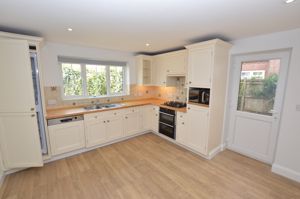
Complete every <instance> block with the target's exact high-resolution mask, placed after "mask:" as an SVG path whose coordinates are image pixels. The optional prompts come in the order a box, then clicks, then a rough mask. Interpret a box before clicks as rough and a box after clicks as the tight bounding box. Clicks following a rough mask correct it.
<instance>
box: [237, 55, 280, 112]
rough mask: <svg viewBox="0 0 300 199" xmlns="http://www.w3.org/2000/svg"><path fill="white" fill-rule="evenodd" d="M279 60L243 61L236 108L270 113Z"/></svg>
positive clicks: (272, 105)
mask: <svg viewBox="0 0 300 199" xmlns="http://www.w3.org/2000/svg"><path fill="white" fill-rule="evenodd" d="M279 68H280V60H279V59H274V60H268V61H257V62H244V63H242V68H241V78H240V85H239V86H240V87H239V96H238V107H237V110H239V111H245V112H252V113H258V114H262V115H272V110H273V107H274V100H275V94H276V87H277V82H278V74H279Z"/></svg>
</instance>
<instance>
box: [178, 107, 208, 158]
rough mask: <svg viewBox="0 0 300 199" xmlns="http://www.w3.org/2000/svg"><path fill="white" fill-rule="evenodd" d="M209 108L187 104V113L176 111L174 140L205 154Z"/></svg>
mask: <svg viewBox="0 0 300 199" xmlns="http://www.w3.org/2000/svg"><path fill="white" fill-rule="evenodd" d="M208 120H209V110H208V109H207V108H201V107H197V106H191V105H189V107H188V111H187V113H180V112H178V113H177V116H176V121H177V125H176V141H177V142H178V143H180V144H182V145H184V146H187V147H189V148H191V149H193V150H195V151H197V152H198V153H201V154H203V155H207V144H208V143H207V138H208V133H209V132H208Z"/></svg>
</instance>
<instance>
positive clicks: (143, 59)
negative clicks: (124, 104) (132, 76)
mask: <svg viewBox="0 0 300 199" xmlns="http://www.w3.org/2000/svg"><path fill="white" fill-rule="evenodd" d="M135 59H136V60H135V61H136V67H137V83H138V84H140V85H152V84H153V82H154V80H153V73H154V71H153V66H152V65H153V64H152V57H151V56H147V55H138V56H136V58H135Z"/></svg>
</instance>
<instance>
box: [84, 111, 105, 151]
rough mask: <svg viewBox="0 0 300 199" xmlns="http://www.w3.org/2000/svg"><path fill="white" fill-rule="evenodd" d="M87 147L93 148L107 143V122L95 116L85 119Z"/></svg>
mask: <svg viewBox="0 0 300 199" xmlns="http://www.w3.org/2000/svg"><path fill="white" fill-rule="evenodd" d="M84 127H85V137H86V146H87V147H92V146H96V145H99V144H103V143H105V142H106V137H107V133H106V120H105V119H103V118H101V116H100V115H98V114H94V115H92V116H89V117H86V115H85V118H84Z"/></svg>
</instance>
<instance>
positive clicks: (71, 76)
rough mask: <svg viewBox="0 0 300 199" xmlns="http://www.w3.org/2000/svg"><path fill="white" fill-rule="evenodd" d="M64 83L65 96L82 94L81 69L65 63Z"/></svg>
mask: <svg viewBox="0 0 300 199" xmlns="http://www.w3.org/2000/svg"><path fill="white" fill-rule="evenodd" d="M62 71H63V84H64V93H65V96H78V95H82V79H81V72H80V70H76V69H74V68H73V67H72V65H71V64H64V65H63V67H62Z"/></svg>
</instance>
